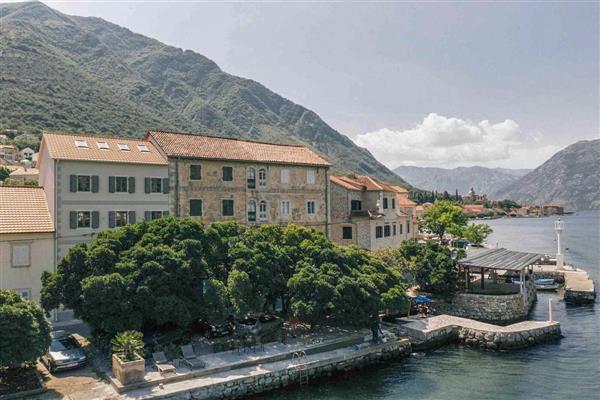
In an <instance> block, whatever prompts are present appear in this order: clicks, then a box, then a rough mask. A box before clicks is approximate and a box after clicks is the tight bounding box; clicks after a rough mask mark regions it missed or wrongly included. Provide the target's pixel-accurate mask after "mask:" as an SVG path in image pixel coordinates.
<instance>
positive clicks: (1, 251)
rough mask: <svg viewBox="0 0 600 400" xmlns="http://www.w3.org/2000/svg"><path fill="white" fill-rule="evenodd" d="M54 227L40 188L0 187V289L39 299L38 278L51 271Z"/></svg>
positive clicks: (53, 258) (39, 286)
mask: <svg viewBox="0 0 600 400" xmlns="http://www.w3.org/2000/svg"><path fill="white" fill-rule="evenodd" d="M54 260H55V257H54V227H53V224H52V219H51V217H50V212H49V210H48V204H47V203H46V197H45V195H44V192H43V190H42V188H40V187H31V186H0V289H9V290H14V291H15V292H17V293H18V294H19V295H20V296H21V297H22V298H25V299H28V300H33V301H35V302H36V303H39V301H40V289H41V287H42V283H41V277H42V273H43V272H44V271H49V272H53V271H54Z"/></svg>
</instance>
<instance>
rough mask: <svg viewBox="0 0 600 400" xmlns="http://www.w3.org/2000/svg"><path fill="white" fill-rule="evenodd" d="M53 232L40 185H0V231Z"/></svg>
mask: <svg viewBox="0 0 600 400" xmlns="http://www.w3.org/2000/svg"><path fill="white" fill-rule="evenodd" d="M42 232H54V226H53V224H52V218H51V217H50V212H49V211H48V204H47V203H46V196H45V195H44V190H43V189H42V188H41V187H34V186H0V233H42Z"/></svg>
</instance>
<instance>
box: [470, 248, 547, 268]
mask: <svg viewBox="0 0 600 400" xmlns="http://www.w3.org/2000/svg"><path fill="white" fill-rule="evenodd" d="M542 257H543V256H542V254H535V253H524V252H521V251H512V250H506V249H502V248H500V249H485V250H480V251H477V252H474V253H472V254H467V257H466V258H463V259H461V260H458V264H459V265H461V266H462V267H467V268H484V269H503V270H507V271H521V270H523V269H525V268H527V267H528V266H529V265H531V264H534V263H536V262H537V261H539V259H540V258H542Z"/></svg>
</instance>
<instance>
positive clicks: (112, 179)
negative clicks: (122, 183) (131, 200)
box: [108, 176, 115, 193]
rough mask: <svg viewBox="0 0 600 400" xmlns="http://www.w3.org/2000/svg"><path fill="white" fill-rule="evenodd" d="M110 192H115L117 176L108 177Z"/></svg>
mask: <svg viewBox="0 0 600 400" xmlns="http://www.w3.org/2000/svg"><path fill="white" fill-rule="evenodd" d="M108 192H109V193H114V192H115V177H114V176H109V177H108Z"/></svg>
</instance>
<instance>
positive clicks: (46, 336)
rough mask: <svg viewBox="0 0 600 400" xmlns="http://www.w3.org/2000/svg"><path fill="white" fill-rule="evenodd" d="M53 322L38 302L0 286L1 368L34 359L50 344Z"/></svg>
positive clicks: (43, 352) (13, 366)
mask: <svg viewBox="0 0 600 400" xmlns="http://www.w3.org/2000/svg"><path fill="white" fill-rule="evenodd" d="M50 332H51V328H50V323H49V322H48V320H47V319H46V317H45V316H44V311H43V310H42V309H41V308H40V307H39V306H38V305H37V304H35V303H33V302H31V301H28V300H23V299H21V297H19V295H17V294H16V293H14V292H12V291H8V290H0V368H17V367H20V366H21V365H23V364H26V363H34V362H35V361H36V360H37V359H38V358H39V357H41V356H42V355H44V354H45V353H46V351H47V350H48V347H49V346H50V341H51V336H50Z"/></svg>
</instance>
